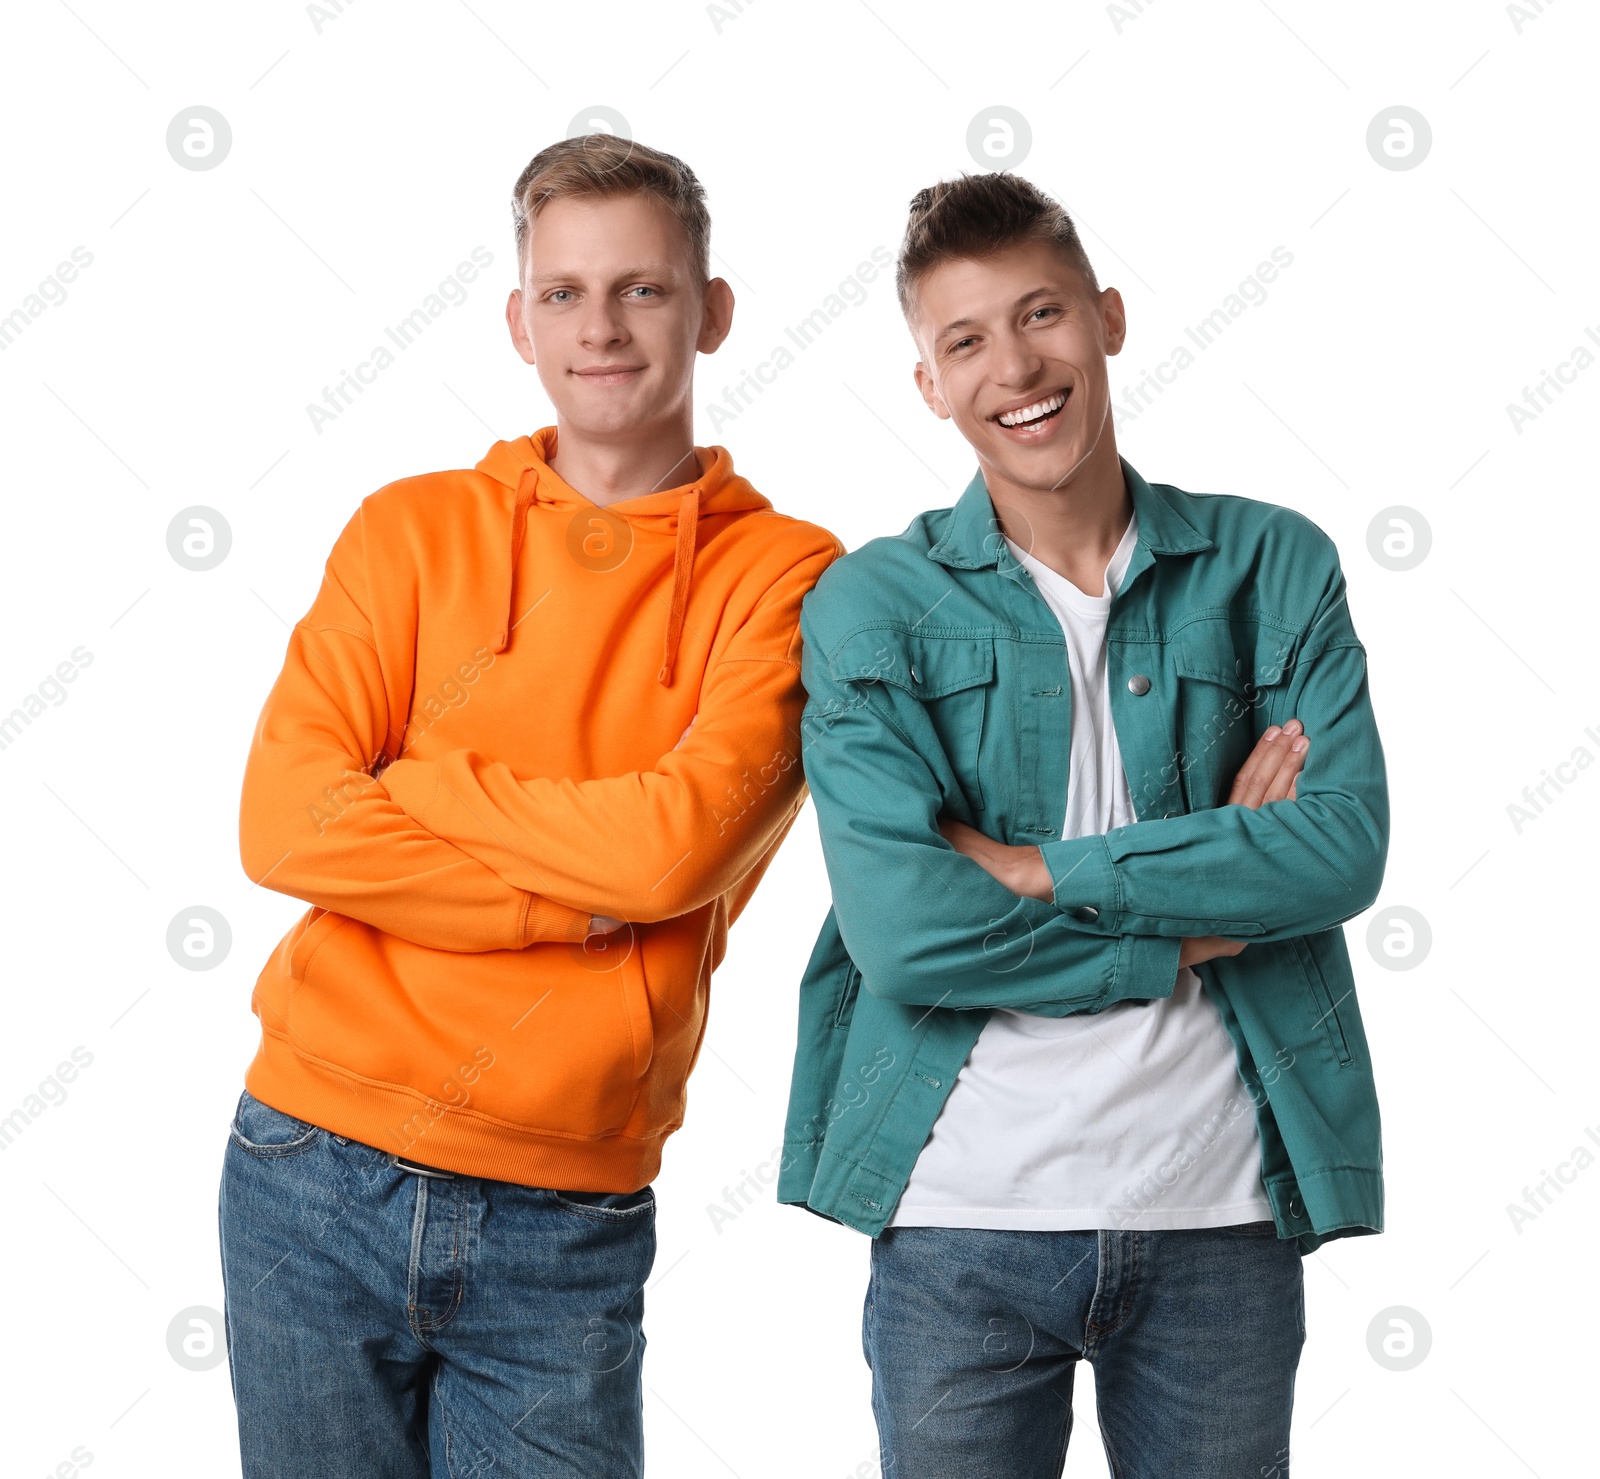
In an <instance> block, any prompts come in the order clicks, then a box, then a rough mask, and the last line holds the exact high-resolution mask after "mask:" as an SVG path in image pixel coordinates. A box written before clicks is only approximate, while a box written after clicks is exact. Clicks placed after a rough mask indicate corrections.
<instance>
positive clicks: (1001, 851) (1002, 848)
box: [939, 817, 1055, 904]
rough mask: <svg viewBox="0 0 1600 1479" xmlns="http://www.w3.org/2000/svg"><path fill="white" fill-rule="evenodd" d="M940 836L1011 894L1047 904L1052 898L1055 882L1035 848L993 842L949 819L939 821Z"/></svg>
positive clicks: (961, 823) (974, 830) (966, 826)
mask: <svg viewBox="0 0 1600 1479" xmlns="http://www.w3.org/2000/svg"><path fill="white" fill-rule="evenodd" d="M939 835H940V836H941V837H943V838H944V840H945V841H946V842H948V843H949V844H950V846H951V847H953V848H955V850H956V851H957V852H958V853H960V854H961V855H962V856H963V857H968V858H971V859H972V861H973V862H975V863H976V864H978V866H979V867H980V868H982V869H984V870H985V871H986V872H987V873H989V874H990V875H991V876H992V877H993V878H994V879H995V880H996V881H998V882H1000V883H1003V884H1005V886H1006V887H1007V888H1008V889H1010V890H1011V892H1012V893H1014V894H1021V895H1022V896H1023V897H1024V898H1029V899H1041V900H1043V901H1044V902H1045V903H1046V904H1048V903H1050V902H1051V901H1052V900H1053V899H1054V898H1055V881H1054V880H1053V879H1052V878H1051V877H1050V870H1049V869H1048V868H1047V867H1045V862H1044V854H1043V853H1042V852H1040V851H1039V849H1038V848H1037V847H1035V846H1031V845H1030V846H1026V847H1012V846H1011V845H1010V844H1009V843H1006V842H996V841H995V840H994V838H992V837H985V836H984V834H983V833H982V832H980V831H978V829H977V828H976V827H969V826H968V825H967V824H966V823H965V822H958V821H956V820H955V819H954V818H952V817H940V818H939Z"/></svg>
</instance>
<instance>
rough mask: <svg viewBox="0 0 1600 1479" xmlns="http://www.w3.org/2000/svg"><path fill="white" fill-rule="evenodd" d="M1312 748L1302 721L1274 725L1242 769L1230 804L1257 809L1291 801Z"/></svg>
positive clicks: (1229, 795) (1233, 789)
mask: <svg viewBox="0 0 1600 1479" xmlns="http://www.w3.org/2000/svg"><path fill="white" fill-rule="evenodd" d="M1310 747H1311V741H1310V738H1309V736H1307V735H1306V734H1305V733H1304V732H1303V726H1302V725H1301V723H1300V721H1299V720H1298V719H1291V720H1289V722H1288V723H1287V724H1284V725H1281V726H1280V725H1277V724H1274V725H1273V726H1272V728H1270V729H1269V730H1267V732H1266V733H1265V734H1263V735H1262V736H1261V738H1260V739H1259V740H1257V741H1256V747H1255V749H1253V750H1252V751H1251V752H1250V755H1249V758H1248V759H1246V761H1245V763H1244V764H1243V765H1242V766H1240V767H1239V773H1238V775H1236V776H1235V777H1234V779H1233V787H1232V789H1231V790H1230V791H1229V793H1228V804H1229V805H1230V806H1248V807H1250V808H1251V809H1252V810H1254V809H1255V808H1257V807H1259V806H1261V805H1262V804H1263V803H1264V802H1268V801H1287V800H1289V799H1291V793H1292V791H1293V787H1294V782H1295V778H1296V777H1297V776H1298V775H1299V774H1300V772H1301V770H1302V769H1303V768H1304V766H1305V761H1306V752H1307V751H1308V750H1309V749H1310Z"/></svg>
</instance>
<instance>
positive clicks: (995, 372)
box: [910, 241, 1127, 493]
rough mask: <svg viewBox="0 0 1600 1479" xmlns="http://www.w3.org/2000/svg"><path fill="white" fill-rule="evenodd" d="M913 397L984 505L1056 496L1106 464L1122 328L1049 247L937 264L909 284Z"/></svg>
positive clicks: (1112, 306)
mask: <svg viewBox="0 0 1600 1479" xmlns="http://www.w3.org/2000/svg"><path fill="white" fill-rule="evenodd" d="M910 317H911V332H912V336H913V338H915V340H916V342H917V348H918V351H919V352H920V353H921V355H922V358H921V360H920V362H919V363H918V365H917V368H916V379H917V388H918V389H919V390H920V391H921V392H922V398H923V399H924V400H925V401H926V402H927V403H928V405H929V407H930V408H931V409H932V410H933V412H934V413H935V414H936V415H938V416H940V417H943V418H948V419H950V420H953V421H954V422H955V424H956V427H957V429H958V430H959V431H960V432H961V435H962V436H964V437H965V438H966V439H967V441H968V442H969V443H970V444H971V446H972V449H973V451H974V452H976V453H977V455H978V463H979V465H980V466H981V467H982V469H983V472H984V477H985V480H986V481H987V482H988V484H989V489H990V492H991V493H994V492H996V491H997V489H998V488H1002V487H1004V486H1006V485H1008V484H1009V485H1011V486H1013V487H1016V488H1026V489H1030V490H1033V491H1039V492H1047V491H1050V490H1052V489H1057V488H1061V487H1063V486H1065V484H1066V483H1067V482H1068V481H1069V480H1070V479H1071V477H1072V476H1073V474H1074V473H1075V472H1077V470H1078V469H1079V468H1080V467H1082V466H1084V465H1085V464H1087V463H1088V462H1089V460H1090V458H1091V457H1093V456H1094V454H1095V453H1096V452H1097V451H1099V452H1100V453H1101V456H1102V457H1105V456H1109V457H1111V458H1113V459H1114V458H1115V456H1116V443H1115V439H1114V437H1112V436H1111V434H1110V433H1111V392H1110V387H1109V384H1108V383H1107V377H1106V356H1107V355H1110V354H1116V353H1118V352H1119V351H1120V350H1121V349H1122V343H1123V338H1124V336H1125V335H1126V332H1127V320H1126V317H1125V315H1124V312H1123V307H1122V295H1121V294H1120V293H1118V292H1117V290H1116V289H1115V288H1106V289H1104V290H1103V291H1100V292H1095V291H1093V290H1092V289H1091V288H1090V287H1089V285H1088V284H1087V283H1086V282H1085V281H1084V279H1083V277H1082V275H1081V274H1080V273H1079V272H1078V270H1077V269H1076V268H1075V267H1073V266H1072V265H1071V264H1070V263H1069V262H1068V261H1067V260H1066V258H1065V256H1064V255H1063V253H1062V252H1061V251H1060V249H1059V248H1058V247H1056V246H1055V245H1054V244H1052V243H1050V242H1048V241H1032V242H1027V243H1024V244H1022V245H1019V246H1014V247H1009V248H1007V249H1005V250H1003V251H1001V252H998V253H996V254H994V255H993V256H989V257H984V258H981V259H979V260H969V259H957V260H952V261H948V262H942V263H940V264H939V265H938V266H936V267H934V268H933V269H932V270H931V271H930V272H928V273H927V275H926V276H924V277H922V278H921V279H920V280H919V281H918V282H917V284H916V289H915V297H914V300H913V305H912V311H911V315H910Z"/></svg>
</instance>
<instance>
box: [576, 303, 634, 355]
mask: <svg viewBox="0 0 1600 1479" xmlns="http://www.w3.org/2000/svg"><path fill="white" fill-rule="evenodd" d="M627 339H628V330H627V327H626V326H625V324H624V323H623V320H622V314H621V313H620V312H619V311H618V307H617V305H616V303H614V302H613V301H612V299H611V298H610V297H608V296H604V295H600V296H596V297H593V298H591V299H590V300H589V302H588V303H587V304H586V305H585V307H584V312H583V321H582V322H581V323H580V324H579V325H578V342H579V343H580V344H582V345H583V347H584V348H585V349H606V348H610V347H611V346H613V345H617V344H624V343H626V342H627Z"/></svg>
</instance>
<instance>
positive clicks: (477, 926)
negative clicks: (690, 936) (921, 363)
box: [239, 507, 838, 951]
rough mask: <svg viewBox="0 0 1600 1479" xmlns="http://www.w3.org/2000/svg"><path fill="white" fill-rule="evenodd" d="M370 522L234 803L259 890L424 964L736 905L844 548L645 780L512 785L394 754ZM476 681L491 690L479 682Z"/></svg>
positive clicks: (808, 567)
mask: <svg viewBox="0 0 1600 1479" xmlns="http://www.w3.org/2000/svg"><path fill="white" fill-rule="evenodd" d="M364 517H365V507H363V510H361V511H358V512H357V513H356V514H355V516H354V517H353V518H352V519H351V520H350V522H349V524H348V525H347V526H346V527H345V529H344V531H343V532H342V533H341V535H340V537H339V539H338V540H337V541H336V543H335V545H334V549H333V551H332V553H331V554H330V555H329V558H328V563H327V568H326V571H325V574H324V578H323V582H322V585H321V588H320V589H319V591H318V593H317V597H316V600H315V601H314V602H313V603H312V607H311V610H310V611H309V612H308V613H307V614H306V616H305V617H304V618H303V619H302V620H301V621H300V622H299V623H297V624H296V626H295V628H294V631H293V633H292V634H291V636H290V639H289V647H288V652H287V654H286V656H285V659H284V665H283V669H282V671H281V672H280V674H279V676H278V680H277V682H276V683H275V684H274V685H273V688H272V692H271V693H270V695H269V696H268V698H267V702H266V704H265V706H264V708H263V709H262V713H261V718H260V721H259V723H258V724H257V726H256V731H255V734H254V736H253V739H252V743H251V747H250V755H249V759H248V761H247V763H246V767H245V778H244V785H243V791H242V796H241V802H240V829H239V839H240V858H241V862H242V863H243V866H244V870H245V872H246V874H248V875H249V877H250V878H251V879H252V880H254V881H255V882H258V883H260V884H262V885H263V886H265V887H267V888H271V889H274V890H276V891H277V892H280V893H285V894H289V895H291V896H293V897H295V898H298V899H302V900H304V901H306V902H307V903H310V904H314V905H317V906H319V907H321V908H325V909H328V910H331V911H334V912H337V913H341V914H344V915H347V916H349V917H351V918H353V919H358V920H361V921H362V922H364V923H367V924H370V925H373V926H374V927H376V928H378V929H381V930H384V931H385V932H386V933H389V934H393V935H396V936H398V937H399V938H401V939H405V940H409V941H411V942H413V943H415V944H420V945H426V946H429V947H432V948H434V949H441V950H458V951H486V950H504V949H512V950H515V949H521V948H523V947H524V946H527V945H529V944H532V943H539V942H554V941H575V940H582V939H583V938H584V937H585V936H586V935H587V934H590V933H593V932H595V931H596V930H600V931H606V930H609V929H614V928H616V927H618V926H619V924H620V922H621V921H622V920H633V921H636V922H646V921H649V920H652V919H661V918H668V917H672V916H673V915H676V914H680V913H685V912H688V911H689V910H691V909H693V908H696V907H699V906H700V905H702V904H703V903H705V902H707V901H708V900H710V899H711V898H714V897H717V896H719V895H723V894H726V895H728V896H729V898H730V900H731V902H730V912H731V913H737V910H738V909H739V908H740V907H742V904H743V903H744V901H745V900H747V899H748V896H749V888H748V887H747V884H748V880H749V878H750V876H751V875H752V873H754V872H755V871H756V869H758V868H759V866H760V863H761V859H762V858H763V857H765V856H766V854H767V853H768V852H770V850H771V848H772V847H773V846H774V845H775V844H776V842H777V841H779V840H781V838H782V836H783V834H784V833H785V832H786V831H787V829H788V828H789V826H791V825H792V823H793V821H794V817H795V815H796V814H797V812H798V810H799V807H800V805H801V802H802V800H803V773H802V771H801V768H800V765H799V763H798V727H799V717H800V710H801V706H802V705H803V703H804V694H803V691H802V690H801V688H800V681H799V670H798V665H797V662H796V661H795V658H794V656H793V655H792V649H793V648H794V646H795V628H796V623H797V620H798V611H799V606H800V601H801V598H802V596H803V595H804V593H805V591H806V590H808V589H809V588H810V587H811V585H813V584H814V583H815V581H816V579H817V577H818V576H819V575H820V574H821V571H822V569H823V568H824V567H825V566H826V565H827V563H828V562H829V561H830V560H832V559H833V558H834V557H835V555H836V553H837V552H838V551H837V550H836V549H825V550H819V551H817V552H816V553H814V554H812V555H809V556H807V557H806V558H804V559H802V560H801V561H799V562H798V563H796V564H795V565H794V566H793V567H791V568H790V569H789V570H788V571H786V572H785V573H784V575H783V576H782V578H781V579H780V580H778V581H777V582H775V583H774V584H773V586H772V587H771V589H770V590H769V591H768V592H767V594H766V595H765V596H764V597H763V599H762V600H761V601H760V602H759V603H758V604H757V605H756V607H755V608H754V610H753V611H752V612H751V613H750V614H749V615H748V616H747V617H746V618H745V620H744V621H743V622H742V623H741V625H740V627H739V629H738V631H737V632H736V633H734V635H733V637H732V638H731V640H730V642H729V644H728V647H727V648H726V650H725V652H724V653H723V655H722V656H721V658H720V660H719V661H718V662H717V663H716V664H715V666H714V667H713V668H712V670H711V672H710V673H709V674H708V676H707V679H706V681H705V683H704V684H703V685H702V688H701V691H700V695H699V712H698V713H697V715H696V717H695V719H694V720H693V721H691V724H690V726H689V728H688V729H686V730H685V732H684V735H683V736H682V737H680V740H679V742H678V744H677V746H675V747H674V749H673V750H672V751H670V752H668V754H667V755H665V756H663V757H662V758H661V759H660V760H659V761H657V762H656V764H655V765H654V766H653V767H651V768H649V769H647V770H641V771H634V772H630V773H628V774H625V775H618V776H609V777H604V778H600V779H595V780H587V781H581V782H574V781H570V780H559V781H557V780H550V779H546V778H541V777H535V778H532V779H522V778H519V777H518V776H516V775H514V774H513V773H512V772H511V771H510V769H509V768H508V767H506V766H505V765H504V764H501V763H499V762H496V761H493V760H491V759H489V758H486V757H484V756H481V755H478V754H477V753H475V752H473V751H471V750H452V751H447V752H445V753H443V754H442V755H440V756H439V757H438V758H437V759H435V760H432V761H426V762H425V761H421V760H416V759H412V758H409V757H404V756H403V757H402V758H400V759H398V760H394V761H393V762H392V763H388V764H387V765H386V764H385V762H386V760H387V758H388V756H389V755H391V754H392V753H393V752H394V751H395V750H396V749H398V748H400V745H401V741H402V738H403V734H404V731H405V728H406V722H407V720H406V713H405V709H404V707H403V705H404V697H403V694H404V692H405V689H404V688H403V687H402V686H401V685H400V684H399V683H391V681H390V677H391V673H392V672H394V671H398V670H399V669H401V668H403V667H404V666H405V664H406V661H407V658H408V654H407V653H406V652H399V653H390V654H388V657H389V662H388V664H387V668H388V670H389V671H386V664H385V661H384V655H383V654H382V653H381V652H380V640H379V638H378V636H377V634H376V633H375V631H374V625H373V622H372V619H371V616H370V614H369V613H370V610H371V604H370V600H369V592H370V589H371V586H372V584H373V580H372V579H371V578H369V571H368V566H367V551H366V544H367V541H366V539H365V537H364V531H363V520H364ZM480 681H482V680H480Z"/></svg>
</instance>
